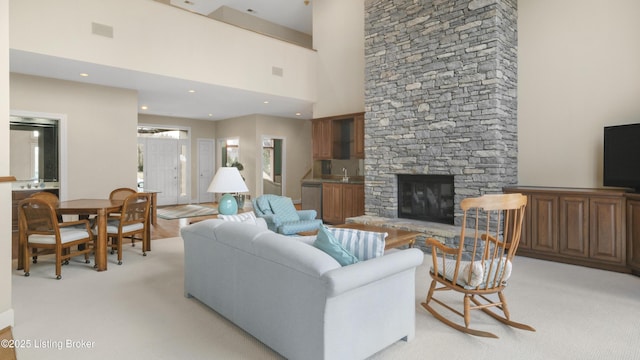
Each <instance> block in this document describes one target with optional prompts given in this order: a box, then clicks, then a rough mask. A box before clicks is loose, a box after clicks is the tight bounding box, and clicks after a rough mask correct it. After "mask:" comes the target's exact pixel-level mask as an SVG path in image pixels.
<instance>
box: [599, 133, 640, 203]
mask: <svg viewBox="0 0 640 360" xmlns="http://www.w3.org/2000/svg"><path fill="white" fill-rule="evenodd" d="M603 165H604V169H603V181H602V182H603V185H604V186H617V187H627V188H632V189H633V190H634V191H635V192H640V124H628V125H617V126H606V127H605V128H604V159H603Z"/></svg>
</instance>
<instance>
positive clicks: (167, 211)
mask: <svg viewBox="0 0 640 360" xmlns="http://www.w3.org/2000/svg"><path fill="white" fill-rule="evenodd" d="M157 211H158V217H159V218H162V219H165V220H174V219H184V218H190V217H196V216H209V215H215V214H217V213H218V209H216V208H215V207H213V206H204V205H193V204H189V205H179V206H172V207H165V208H159V209H158V210H157Z"/></svg>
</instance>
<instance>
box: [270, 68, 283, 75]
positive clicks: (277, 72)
mask: <svg viewBox="0 0 640 360" xmlns="http://www.w3.org/2000/svg"><path fill="white" fill-rule="evenodd" d="M283 74H284V70H283V69H282V68H281V67H277V66H272V67H271V75H275V76H280V77H282V75H283Z"/></svg>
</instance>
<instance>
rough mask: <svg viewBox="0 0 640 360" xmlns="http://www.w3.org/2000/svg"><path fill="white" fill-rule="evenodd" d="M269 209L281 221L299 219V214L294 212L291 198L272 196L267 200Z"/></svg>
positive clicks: (294, 208)
mask: <svg viewBox="0 0 640 360" xmlns="http://www.w3.org/2000/svg"><path fill="white" fill-rule="evenodd" d="M269 204H270V205H271V210H272V211H273V213H274V214H275V215H276V216H277V217H278V219H279V220H280V221H282V222H290V221H299V220H300V216H299V215H298V213H297V212H296V207H295V206H294V205H293V201H291V198H288V197H285V196H278V197H273V198H271V200H269Z"/></svg>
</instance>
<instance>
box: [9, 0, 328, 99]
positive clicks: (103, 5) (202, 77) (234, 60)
mask: <svg viewBox="0 0 640 360" xmlns="http://www.w3.org/2000/svg"><path fill="white" fill-rule="evenodd" d="M10 5H11V6H10V13H11V23H10V26H11V48H12V49H17V50H23V51H30V52H35V53H40V54H45V55H51V56H57V57H62V58H69V59H75V60H79V61H87V62H91V63H96V64H102V65H108V66H114V67H119V68H124V69H130V70H136V71H143V72H147V73H153V74H159V75H165V76H170V77H176V78H181V79H186V80H193V81H198V82H202V83H208V84H216V85H222V86H228V87H232V88H238V89H244V90H250V91H256V92H265V93H269V94H273V95H278V96H286V97H290V98H294V99H301V100H305V101H314V100H315V76H316V73H315V57H316V53H315V52H314V51H312V50H310V49H306V48H303V47H300V46H296V45H293V44H289V43H286V42H284V41H280V40H277V39H273V38H270V37H267V36H264V35H260V34H257V33H255V32H252V31H247V30H244V29H240V28H238V27H236V26H232V25H229V24H225V23H222V22H220V21H216V20H213V19H209V18H207V17H204V16H200V15H197V14H192V13H190V12H187V11H184V10H181V9H177V8H174V7H172V6H167V5H164V4H161V3H158V2H156V1H152V0H109V1H105V0H83V1H77V0H57V1H49V0H19V1H11V4H10ZM92 22H96V23H99V24H104V25H108V26H111V27H113V38H112V39H111V38H107V37H104V36H96V35H93V34H92V33H91V26H92V25H91V23H92ZM272 66H277V67H280V68H282V69H283V70H284V76H282V77H278V76H273V75H272Z"/></svg>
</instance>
